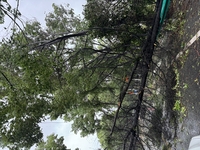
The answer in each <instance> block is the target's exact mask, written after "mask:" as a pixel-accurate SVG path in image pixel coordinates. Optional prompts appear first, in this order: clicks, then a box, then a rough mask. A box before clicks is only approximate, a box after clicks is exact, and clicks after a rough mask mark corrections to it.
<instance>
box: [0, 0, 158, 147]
mask: <svg viewBox="0 0 200 150" xmlns="http://www.w3.org/2000/svg"><path fill="white" fill-rule="evenodd" d="M100 2H102V3H103V4H104V5H102V4H101V3H100ZM138 4H139V5H137V7H136V6H135V5H134V4H133V2H132V1H127V2H124V1H119V2H118V1H112V2H110V1H109V2H108V3H104V2H103V1H96V0H90V1H88V4H87V5H86V7H85V16H86V20H84V19H83V20H81V19H80V17H79V16H75V15H74V13H73V10H72V9H69V8H65V7H64V6H56V5H54V4H53V8H54V12H53V13H49V14H48V15H47V17H46V19H45V20H46V25H47V28H46V29H45V30H44V29H42V28H41V26H40V24H39V23H38V22H29V23H27V24H26V26H25V28H24V30H23V31H16V32H15V33H14V34H13V35H12V36H11V37H10V38H9V39H6V40H4V42H2V43H1V47H0V60H1V68H0V71H1V72H0V73H1V78H0V80H1V85H0V86H1V89H2V91H1V93H2V94H1V97H0V99H1V103H2V105H1V107H0V109H1V111H0V112H1V115H0V116H1V118H0V119H1V124H0V129H1V130H0V131H1V133H0V134H1V136H2V137H3V141H4V143H5V144H4V145H5V146H6V145H7V146H16V147H19V148H23V147H28V148H29V147H31V146H32V145H33V144H35V143H40V146H43V147H45V146H46V145H51V144H52V143H54V144H53V145H52V146H54V145H56V143H57V142H58V143H61V145H62V142H63V139H62V138H61V139H60V138H59V139H58V140H56V139H57V136H55V135H52V136H50V137H49V138H48V140H49V142H50V143H51V144H45V143H44V142H41V141H42V133H41V131H40V128H39V127H38V123H39V122H41V121H42V120H44V119H45V116H47V115H48V116H50V118H51V119H57V118H58V117H61V118H63V119H65V120H66V121H73V122H74V123H73V125H72V130H73V131H74V132H78V131H80V132H81V135H82V136H86V135H88V134H93V133H95V132H98V135H99V137H100V140H101V142H102V144H103V146H104V147H107V146H110V148H116V149H122V147H123V148H124V149H125V148H128V147H129V148H130V147H131V146H132V145H133V143H134V144H135V143H139V142H140V141H139V140H138V139H139V131H140V130H139V127H138V126H139V123H138V119H139V115H140V110H141V105H142V100H143V99H142V98H143V93H144V86H145V83H146V78H147V74H148V69H149V65H150V62H151V56H152V50H153V46H152V44H154V42H155V41H154V40H155V36H153V37H151V35H152V34H150V35H149V36H148V38H147V39H148V41H147V42H146V45H145V46H144V48H142V47H143V42H144V41H143V40H145V39H146V35H147V34H146V32H147V30H148V29H149V28H150V26H149V25H148V22H149V18H151V17H152V16H151V14H152V12H153V1H141V2H138ZM93 8H95V10H98V11H99V10H101V11H100V12H101V14H100V15H99V12H97V11H94V9H93ZM119 10H120V11H119ZM140 11H141V12H142V13H141V12H140ZM99 17H100V18H99ZM58 32H59V33H58ZM24 35H26V36H24ZM152 39H153V41H152ZM148 47H149V48H148ZM126 78H127V79H128V80H126ZM138 78H140V79H141V81H139V86H138V85H135V81H136V80H138ZM129 88H131V90H133V89H134V88H137V90H138V95H139V96H138V98H133V97H131V98H127V93H128V90H129ZM111 118H113V119H111ZM10 121H11V122H10ZM113 122H114V123H113ZM112 123H113V124H112ZM28 124H31V126H32V128H31V129H29V128H27V126H26V125H28ZM6 126H8V128H6ZM23 129H25V130H23ZM108 130H110V131H111V133H109V134H108ZM104 134H105V135H104ZM21 135H23V136H21ZM102 137H103V138H102ZM134 139H137V140H134ZM55 141H56V142H55ZM49 142H47V143H49ZM124 143H125V144H124ZM123 144H124V145H123ZM135 145H138V144H135ZM140 145H142V144H141V143H140Z"/></svg>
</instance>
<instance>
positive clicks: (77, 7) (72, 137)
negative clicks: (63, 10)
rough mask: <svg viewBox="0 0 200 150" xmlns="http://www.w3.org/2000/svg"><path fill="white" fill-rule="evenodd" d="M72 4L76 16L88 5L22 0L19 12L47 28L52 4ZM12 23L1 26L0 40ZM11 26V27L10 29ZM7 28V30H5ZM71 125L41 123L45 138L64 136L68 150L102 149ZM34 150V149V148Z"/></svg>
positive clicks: (68, 0)
mask: <svg viewBox="0 0 200 150" xmlns="http://www.w3.org/2000/svg"><path fill="white" fill-rule="evenodd" d="M8 2H9V3H10V4H11V5H12V7H16V0H8ZM53 3H55V4H58V5H60V4H62V5H64V4H70V7H71V8H73V9H74V11H75V13H76V14H82V11H83V6H82V5H84V4H86V0H20V3H19V11H20V12H21V14H22V16H21V19H22V20H23V21H24V22H26V21H29V20H37V21H39V22H40V23H41V25H42V26H45V21H44V18H45V16H46V15H47V14H48V13H49V12H51V11H53V8H52V4H53ZM11 22H12V21H11V20H10V19H8V18H6V19H5V23H4V24H1V25H0V38H2V37H5V36H6V35H7V34H8V33H9V32H11V31H9V29H10V27H11V24H10V23H11ZM9 26H10V27H9ZM4 27H6V28H7V30H5V29H4ZM71 124H72V122H70V123H66V122H64V121H63V120H62V119H58V120H55V121H50V120H47V121H46V122H43V123H40V126H41V128H42V131H43V134H44V137H46V136H48V135H50V134H52V133H55V134H58V137H60V136H64V139H65V141H64V143H65V145H66V146H67V148H71V150H74V149H75V148H77V147H78V148H80V149H81V150H97V149H98V148H100V144H99V142H98V139H97V136H96V134H95V135H91V136H88V137H85V138H81V137H80V134H77V135H76V134H74V133H72V132H71ZM32 149H34V148H32Z"/></svg>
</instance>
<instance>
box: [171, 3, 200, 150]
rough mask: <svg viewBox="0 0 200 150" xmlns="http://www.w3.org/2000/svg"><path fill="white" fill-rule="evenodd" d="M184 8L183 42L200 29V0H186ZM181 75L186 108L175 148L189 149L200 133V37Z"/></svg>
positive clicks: (180, 121)
mask: <svg viewBox="0 0 200 150" xmlns="http://www.w3.org/2000/svg"><path fill="white" fill-rule="evenodd" d="M184 3H185V5H183V8H182V10H183V11H184V13H185V21H186V22H185V25H184V29H183V30H184V36H183V43H185V44H187V43H188V42H189V41H190V39H191V38H192V37H193V36H194V35H195V34H196V33H197V32H198V31H199V30H200V9H199V8H200V0H186V1H185V2H184ZM178 72H179V76H180V87H181V88H180V91H181V95H180V96H181V97H180V100H181V103H182V106H183V107H185V108H186V111H185V112H184V115H185V116H183V118H182V119H180V118H179V125H178V130H177V138H176V141H175V145H174V146H173V148H172V149H174V150H187V149H188V146H189V142H190V139H191V138H192V137H193V136H196V135H199V134H200V38H198V39H197V40H196V41H195V42H194V43H193V44H192V45H191V46H189V47H188V56H187V57H186V59H185V60H184V62H183V66H182V67H181V68H179V69H178Z"/></svg>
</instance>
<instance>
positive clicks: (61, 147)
mask: <svg viewBox="0 0 200 150" xmlns="http://www.w3.org/2000/svg"><path fill="white" fill-rule="evenodd" d="M63 142H64V138H63V137H60V138H58V135H55V134H51V135H49V136H48V137H47V141H46V142H44V141H42V142H40V143H39V144H38V145H37V147H36V150H48V149H49V150H50V149H52V150H56V149H58V150H69V149H67V146H65V144H64V143H63Z"/></svg>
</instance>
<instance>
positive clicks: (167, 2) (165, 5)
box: [160, 0, 170, 26]
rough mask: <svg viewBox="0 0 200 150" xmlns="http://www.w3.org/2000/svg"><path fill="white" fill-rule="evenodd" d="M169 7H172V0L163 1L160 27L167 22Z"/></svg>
mask: <svg viewBox="0 0 200 150" xmlns="http://www.w3.org/2000/svg"><path fill="white" fill-rule="evenodd" d="M169 5H170V0H163V2H162V8H161V12H160V26H161V25H162V24H163V22H164V20H165V17H166V14H167V11H168V9H169Z"/></svg>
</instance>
